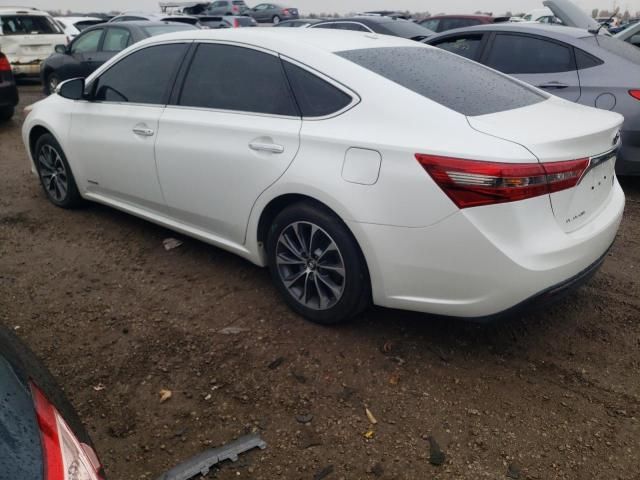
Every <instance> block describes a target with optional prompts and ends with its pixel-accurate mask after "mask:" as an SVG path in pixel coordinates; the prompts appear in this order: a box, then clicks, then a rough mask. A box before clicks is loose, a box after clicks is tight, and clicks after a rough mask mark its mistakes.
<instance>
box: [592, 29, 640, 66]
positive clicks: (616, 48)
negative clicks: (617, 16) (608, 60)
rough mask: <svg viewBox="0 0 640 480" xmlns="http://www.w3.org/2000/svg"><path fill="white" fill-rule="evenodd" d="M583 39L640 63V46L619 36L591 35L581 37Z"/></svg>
mask: <svg viewBox="0 0 640 480" xmlns="http://www.w3.org/2000/svg"><path fill="white" fill-rule="evenodd" d="M581 40H582V41H584V42H587V43H590V44H591V45H598V46H599V47H601V48H604V49H605V50H606V51H607V52H610V53H613V54H614V55H618V56H620V57H622V58H624V59H625V60H628V61H630V62H634V63H640V48H638V47H636V46H634V45H631V44H630V43H627V42H624V41H622V40H620V39H619V38H614V37H607V36H605V35H591V36H590V37H585V38H581Z"/></svg>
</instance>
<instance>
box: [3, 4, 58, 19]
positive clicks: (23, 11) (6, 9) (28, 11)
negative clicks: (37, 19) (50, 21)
mask: <svg viewBox="0 0 640 480" xmlns="http://www.w3.org/2000/svg"><path fill="white" fill-rule="evenodd" d="M0 15H46V16H47V17H50V16H51V15H49V14H48V13H47V12H45V11H43V10H38V9H37V8H32V7H14V6H0Z"/></svg>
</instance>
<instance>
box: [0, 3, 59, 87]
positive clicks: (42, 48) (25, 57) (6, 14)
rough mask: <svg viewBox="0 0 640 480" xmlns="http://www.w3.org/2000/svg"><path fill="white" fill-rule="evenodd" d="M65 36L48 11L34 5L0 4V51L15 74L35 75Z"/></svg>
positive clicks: (37, 74)
mask: <svg viewBox="0 0 640 480" xmlns="http://www.w3.org/2000/svg"><path fill="white" fill-rule="evenodd" d="M66 43H67V39H66V37H65V35H64V33H63V32H62V29H61V28H60V27H59V26H58V24H57V23H56V21H55V20H54V19H53V17H52V16H51V15H49V14H48V13H47V12H43V11H40V10H37V9H35V8H26V7H25V8H21V7H2V6H0V51H2V52H3V53H4V54H5V55H6V56H7V58H8V59H9V63H11V67H12V68H13V74H14V75H15V76H18V77H20V76H29V77H37V76H39V75H40V64H41V63H42V61H43V60H44V59H45V58H47V57H48V56H49V55H51V54H52V53H53V52H54V49H55V46H56V45H60V44H66Z"/></svg>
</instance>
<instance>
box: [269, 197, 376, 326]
mask: <svg viewBox="0 0 640 480" xmlns="http://www.w3.org/2000/svg"><path fill="white" fill-rule="evenodd" d="M267 256H268V263H269V270H270V271H271V276H272V278H273V281H274V283H275V284H276V287H277V288H278V290H279V291H280V293H281V295H282V296H283V297H284V299H285V301H286V302H287V304H288V305H289V307H291V309H292V310H294V311H295V312H296V313H298V314H300V315H302V316H303V317H305V318H306V319H308V320H311V321H312V322H316V323H320V324H323V325H331V324H337V323H341V322H345V321H346V320H348V319H350V318H352V317H354V316H355V315H357V314H358V313H360V312H361V311H363V310H364V309H365V308H367V307H368V306H369V304H370V303H371V287H370V280H369V273H368V270H367V266H366V262H365V259H364V256H363V255H362V252H361V251H360V248H359V246H358V244H357V242H356V240H355V238H353V235H352V234H351V232H350V231H349V230H348V228H347V226H346V225H345V224H344V223H343V222H342V220H340V218H338V217H337V216H336V215H335V214H334V213H333V212H331V211H329V210H328V209H326V208H324V207H322V206H321V205H318V204H315V203H312V202H300V203H296V204H293V205H290V206H289V207H287V208H285V209H284V210H283V211H282V212H280V213H279V214H278V216H277V217H276V218H275V220H274V221H273V224H272V225H271V228H270V230H269V233H268V237H267Z"/></svg>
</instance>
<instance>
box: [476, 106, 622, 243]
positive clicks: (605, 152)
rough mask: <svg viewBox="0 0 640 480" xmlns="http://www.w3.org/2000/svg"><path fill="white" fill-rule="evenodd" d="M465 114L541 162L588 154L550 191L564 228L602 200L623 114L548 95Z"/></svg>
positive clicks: (588, 215) (584, 219)
mask: <svg viewBox="0 0 640 480" xmlns="http://www.w3.org/2000/svg"><path fill="white" fill-rule="evenodd" d="M467 118H468V120H469V124H470V125H471V127H472V128H474V129H475V130H478V131H480V132H483V133H486V134H488V135H492V136H495V137H499V138H503V139H505V140H509V141H512V142H515V143H518V144H520V145H522V146H524V147H525V148H527V149H528V150H529V151H530V152H531V153H532V154H533V155H535V156H536V158H537V159H538V161H539V162H540V163H542V164H545V163H552V162H563V161H569V160H577V159H581V158H588V159H590V163H589V166H588V167H587V169H586V170H585V172H584V173H583V175H582V178H581V180H580V182H579V183H578V184H577V185H576V186H575V187H573V188H569V189H567V190H562V191H559V192H554V193H551V194H550V195H549V197H550V200H551V207H552V209H553V213H554V215H555V217H556V220H557V221H558V223H559V224H560V226H561V227H562V229H563V230H564V231H565V232H571V231H573V230H576V229H578V228H580V227H582V226H583V225H585V224H586V223H588V222H589V220H591V219H592V218H593V217H594V216H595V215H597V214H598V212H599V211H600V210H601V208H602V207H603V206H604V205H605V203H606V200H607V199H608V198H609V195H610V194H611V191H612V188H613V182H614V179H615V175H614V173H615V161H616V156H615V154H616V149H617V147H618V146H619V142H620V135H619V132H620V127H621V126H622V120H623V118H622V116H620V115H618V114H616V113H612V112H605V111H602V110H596V109H595V108H589V107H584V106H581V105H577V104H574V103H570V102H567V101H564V100H561V99H557V98H555V97H552V98H550V99H549V100H547V101H545V102H541V103H537V104H534V105H531V106H528V107H524V108H519V109H515V110H507V111H504V112H499V113H494V114H490V115H482V116H476V117H467Z"/></svg>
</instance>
